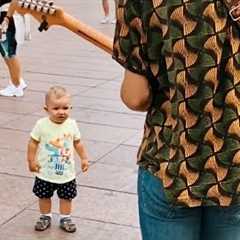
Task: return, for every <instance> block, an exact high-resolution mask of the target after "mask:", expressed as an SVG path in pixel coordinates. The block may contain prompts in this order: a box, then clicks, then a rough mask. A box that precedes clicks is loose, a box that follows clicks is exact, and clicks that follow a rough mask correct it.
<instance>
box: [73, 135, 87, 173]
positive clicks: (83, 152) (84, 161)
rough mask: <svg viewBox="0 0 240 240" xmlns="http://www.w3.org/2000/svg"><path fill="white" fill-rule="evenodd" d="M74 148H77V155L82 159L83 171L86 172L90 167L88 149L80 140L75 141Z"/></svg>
mask: <svg viewBox="0 0 240 240" xmlns="http://www.w3.org/2000/svg"><path fill="white" fill-rule="evenodd" d="M74 148H75V150H76V152H77V154H78V155H79V157H80V158H81V167H82V171H83V172H86V171H87V170H88V167H89V161H88V153H87V149H86V148H85V146H84V145H83V143H82V142H81V141H80V139H79V140H76V141H74Z"/></svg>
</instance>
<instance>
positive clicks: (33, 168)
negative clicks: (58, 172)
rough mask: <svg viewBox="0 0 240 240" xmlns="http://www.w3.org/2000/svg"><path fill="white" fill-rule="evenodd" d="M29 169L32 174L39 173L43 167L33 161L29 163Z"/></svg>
mask: <svg viewBox="0 0 240 240" xmlns="http://www.w3.org/2000/svg"><path fill="white" fill-rule="evenodd" d="M28 168H29V171H30V172H37V173H38V172H39V170H40V168H41V166H40V165H39V164H38V163H37V162H36V161H32V162H29V163H28Z"/></svg>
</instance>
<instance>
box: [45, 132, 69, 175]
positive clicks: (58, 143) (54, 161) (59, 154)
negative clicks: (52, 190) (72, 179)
mask: <svg viewBox="0 0 240 240" xmlns="http://www.w3.org/2000/svg"><path fill="white" fill-rule="evenodd" d="M72 139H73V138H72V136H71V135H70V134H64V135H63V137H59V138H56V139H53V140H50V141H49V142H48V143H46V144H45V148H46V150H47V151H48V156H49V159H48V163H49V166H48V168H49V170H50V169H51V171H54V172H55V174H57V175H63V174H64V170H66V168H67V166H68V165H69V164H70V159H71V158H70V156H71V154H72V151H71V144H72V141H73V140H72Z"/></svg>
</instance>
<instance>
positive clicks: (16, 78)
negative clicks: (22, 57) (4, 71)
mask: <svg viewBox="0 0 240 240" xmlns="http://www.w3.org/2000/svg"><path fill="white" fill-rule="evenodd" d="M4 60H5V62H6V65H7V67H8V70H9V74H10V77H11V81H12V83H13V84H14V85H15V86H16V87H18V86H19V84H20V80H21V64H20V61H19V59H18V57H16V56H14V57H11V58H4Z"/></svg>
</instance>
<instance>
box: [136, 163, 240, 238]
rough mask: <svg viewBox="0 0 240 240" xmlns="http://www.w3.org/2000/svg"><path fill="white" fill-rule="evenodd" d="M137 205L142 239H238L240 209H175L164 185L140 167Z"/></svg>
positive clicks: (239, 232) (239, 234) (234, 207)
mask: <svg viewBox="0 0 240 240" xmlns="http://www.w3.org/2000/svg"><path fill="white" fill-rule="evenodd" d="M138 204H139V217H140V227H141V232H142V239H143V240H239V239H240V206H232V207H225V208H223V207H195V208H184V207H173V206H171V205H169V204H168V202H167V201H166V198H165V195H164V191H163V186H162V182H161V181H160V180H159V179H158V178H157V177H155V176H153V175H152V174H151V173H149V172H148V171H146V170H144V169H142V168H139V172H138Z"/></svg>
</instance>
